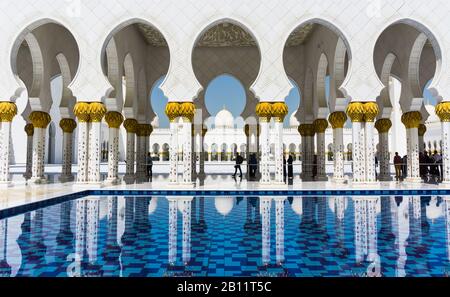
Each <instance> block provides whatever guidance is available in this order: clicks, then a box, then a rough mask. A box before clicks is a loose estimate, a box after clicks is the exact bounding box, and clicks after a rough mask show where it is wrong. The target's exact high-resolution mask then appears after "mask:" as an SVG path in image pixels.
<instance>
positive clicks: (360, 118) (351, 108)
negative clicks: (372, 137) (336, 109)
mask: <svg viewBox="0 0 450 297" xmlns="http://www.w3.org/2000/svg"><path fill="white" fill-rule="evenodd" d="M365 113H366V110H365V108H364V104H363V103H361V102H352V103H350V104H349V105H348V107H347V114H348V116H349V117H350V119H351V120H352V122H353V123H360V122H364V115H365Z"/></svg>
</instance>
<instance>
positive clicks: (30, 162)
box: [23, 123, 34, 179]
mask: <svg viewBox="0 0 450 297" xmlns="http://www.w3.org/2000/svg"><path fill="white" fill-rule="evenodd" d="M25 132H26V133H27V163H26V169H25V173H24V175H23V177H25V178H26V179H30V178H31V175H32V173H31V170H32V166H33V134H34V127H33V124H31V123H29V124H27V125H26V126H25Z"/></svg>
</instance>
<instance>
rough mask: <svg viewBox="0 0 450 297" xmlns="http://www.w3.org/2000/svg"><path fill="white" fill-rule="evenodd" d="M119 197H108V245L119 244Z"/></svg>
mask: <svg viewBox="0 0 450 297" xmlns="http://www.w3.org/2000/svg"><path fill="white" fill-rule="evenodd" d="M117 204H118V203H117V197H108V216H107V219H108V229H107V234H106V245H107V246H110V247H112V246H118V244H117Z"/></svg>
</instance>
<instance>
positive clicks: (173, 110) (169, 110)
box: [165, 102, 180, 123]
mask: <svg viewBox="0 0 450 297" xmlns="http://www.w3.org/2000/svg"><path fill="white" fill-rule="evenodd" d="M165 112H166V115H167V117H168V118H169V121H170V122H171V123H173V122H175V120H176V119H177V118H178V117H180V104H179V103H178V102H169V103H167V105H166V110H165Z"/></svg>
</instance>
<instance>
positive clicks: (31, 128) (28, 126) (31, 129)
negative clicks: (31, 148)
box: [24, 123, 34, 136]
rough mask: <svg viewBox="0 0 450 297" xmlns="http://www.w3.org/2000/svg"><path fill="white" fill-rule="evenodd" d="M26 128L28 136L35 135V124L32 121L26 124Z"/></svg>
mask: <svg viewBox="0 0 450 297" xmlns="http://www.w3.org/2000/svg"><path fill="white" fill-rule="evenodd" d="M24 130H25V132H26V133H27V136H33V135H34V126H33V124H31V123H29V124H26V125H25V128H24Z"/></svg>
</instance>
